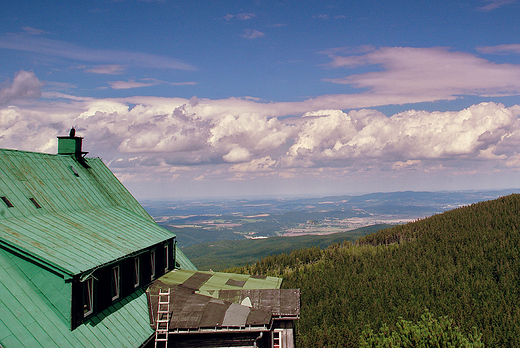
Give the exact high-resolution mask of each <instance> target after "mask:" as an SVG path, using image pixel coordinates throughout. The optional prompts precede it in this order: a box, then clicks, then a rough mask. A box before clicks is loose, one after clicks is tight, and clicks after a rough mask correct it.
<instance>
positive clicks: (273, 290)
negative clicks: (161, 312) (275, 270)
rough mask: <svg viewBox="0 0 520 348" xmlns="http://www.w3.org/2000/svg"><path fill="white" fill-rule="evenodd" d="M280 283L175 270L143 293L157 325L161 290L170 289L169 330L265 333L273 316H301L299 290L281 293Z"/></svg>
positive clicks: (236, 275)
mask: <svg viewBox="0 0 520 348" xmlns="http://www.w3.org/2000/svg"><path fill="white" fill-rule="evenodd" d="M281 282H282V279H280V278H276V277H262V276H260V277H259V276H250V275H243V274H233V273H220V272H194V271H188V270H175V271H172V272H170V273H167V274H165V275H164V276H162V277H161V278H159V279H157V280H156V281H155V282H154V283H153V284H152V285H151V286H150V287H149V288H148V290H147V292H148V297H149V302H148V304H149V311H150V325H151V326H152V327H155V319H156V316H157V305H158V304H157V302H158V293H159V290H162V291H165V290H166V289H170V293H171V295H170V312H171V316H170V325H169V327H170V331H172V332H189V331H190V330H195V331H197V332H198V331H200V330H205V329H214V330H247V331H255V330H257V331H265V330H268V327H269V325H270V323H271V320H272V319H273V316H275V317H289V318H297V317H299V315H300V291H299V290H297V289H296V290H295V289H280V285H281Z"/></svg>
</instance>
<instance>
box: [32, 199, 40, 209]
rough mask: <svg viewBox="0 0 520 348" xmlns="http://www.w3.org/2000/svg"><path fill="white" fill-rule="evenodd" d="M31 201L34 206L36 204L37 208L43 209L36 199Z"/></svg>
mask: <svg viewBox="0 0 520 348" xmlns="http://www.w3.org/2000/svg"><path fill="white" fill-rule="evenodd" d="M29 200H30V201H31V202H32V204H34V206H35V207H36V208H41V207H42V206H41V205H40V204H39V203H38V202H36V199H34V198H29Z"/></svg>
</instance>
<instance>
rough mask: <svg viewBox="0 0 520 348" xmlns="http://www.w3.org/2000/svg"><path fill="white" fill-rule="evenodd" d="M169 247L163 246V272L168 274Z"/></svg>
mask: <svg viewBox="0 0 520 348" xmlns="http://www.w3.org/2000/svg"><path fill="white" fill-rule="evenodd" d="M169 249H170V248H169V245H168V244H164V272H168V271H169V270H170V257H169V255H168V254H169V253H168V251H169Z"/></svg>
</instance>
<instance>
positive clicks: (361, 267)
mask: <svg viewBox="0 0 520 348" xmlns="http://www.w3.org/2000/svg"><path fill="white" fill-rule="evenodd" d="M519 229H520V195H516V194H515V195H511V196H507V197H502V198H499V199H497V200H494V201H488V202H482V203H478V204H474V205H472V206H469V207H463V208H459V209H455V210H452V211H448V212H445V213H443V214H439V215H435V216H433V217H430V218H426V219H423V220H420V221H416V222H413V223H409V224H406V225H400V226H395V227H392V228H389V229H385V230H381V231H379V232H377V233H374V234H371V235H368V236H366V237H363V238H361V239H359V240H358V241H357V242H356V243H355V244H351V243H349V242H347V243H343V244H341V245H339V244H335V245H332V246H330V247H328V248H326V249H324V250H321V249H319V248H310V249H301V250H299V251H296V252H292V253H290V254H288V255H287V254H283V255H279V256H274V257H266V258H264V259H262V260H261V261H259V262H257V263H255V264H253V265H251V266H248V267H244V268H240V269H235V270H234V271H241V272H245V273H253V274H255V273H261V274H269V275H281V276H283V278H284V283H283V286H284V287H285V288H301V291H302V315H301V320H300V321H299V324H298V327H297V336H296V337H297V345H298V346H299V347H324V346H325V347H357V346H358V345H359V337H360V334H361V332H362V331H363V330H364V329H365V328H366V327H367V325H368V326H370V327H371V328H372V329H375V330H377V329H379V328H380V327H381V326H382V325H383V324H385V323H386V324H388V326H389V327H390V328H392V327H393V328H395V323H396V322H397V321H398V319H399V317H402V318H404V319H405V320H410V321H418V320H419V319H420V317H421V314H423V313H424V311H425V309H428V310H429V311H430V313H432V314H433V315H435V316H436V317H444V316H446V317H448V318H449V319H452V320H453V321H454V323H455V325H457V326H459V327H460V328H461V330H462V331H463V332H467V333H469V332H471V331H472V327H476V328H477V330H478V332H480V333H481V334H482V341H483V342H484V343H485V345H486V346H488V347H520V233H519Z"/></svg>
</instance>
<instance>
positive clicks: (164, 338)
mask: <svg viewBox="0 0 520 348" xmlns="http://www.w3.org/2000/svg"><path fill="white" fill-rule="evenodd" d="M156 324H157V326H156V328H155V348H158V347H159V346H158V343H159V344H160V343H164V346H163V347H165V348H166V347H168V330H169V326H170V288H168V291H167V292H163V291H162V289H159V297H158V301H157V321H156Z"/></svg>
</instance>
